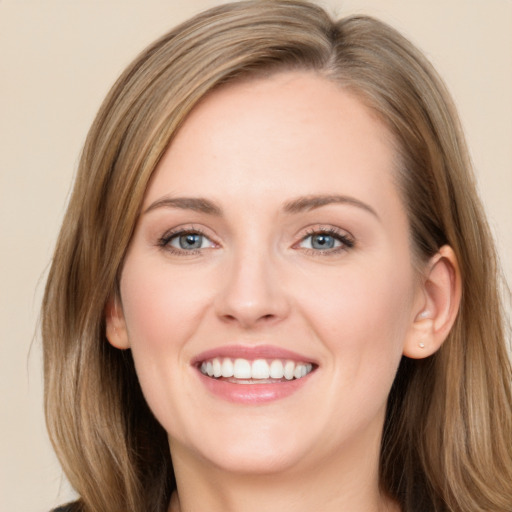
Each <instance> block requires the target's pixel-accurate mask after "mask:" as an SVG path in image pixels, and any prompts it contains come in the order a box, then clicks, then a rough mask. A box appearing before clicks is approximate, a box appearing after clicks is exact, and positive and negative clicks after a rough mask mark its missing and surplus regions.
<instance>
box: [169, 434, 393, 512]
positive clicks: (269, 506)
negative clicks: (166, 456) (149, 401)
mask: <svg viewBox="0 0 512 512" xmlns="http://www.w3.org/2000/svg"><path fill="white" fill-rule="evenodd" d="M355 452H357V450H356V451H355ZM378 453H379V443H377V444H376V446H374V453H372V454H371V456H370V454H368V453H366V454H362V453H361V452H359V453H358V454H357V453H350V454H347V453H345V454H344V455H345V456H344V457H341V458H340V454H337V453H335V454H332V456H331V457H330V458H328V459H326V458H325V457H324V458H323V459H322V461H321V463H318V461H317V463H316V464H315V465H312V466H311V467H306V466H305V465H304V464H303V463H299V464H297V465H296V466H295V467H293V468H290V469H289V470H287V471H285V472H280V473H279V474H275V473H268V474H262V473H258V474H253V473H251V474H239V473H233V472H229V471H226V470H224V469H222V468H218V467H213V466H211V465H210V464H209V463H208V462H205V460H204V459H201V460H199V459H196V458H194V457H190V454H186V450H184V449H182V448H181V447H179V446H173V448H172V454H173V464H174V468H175V473H176V481H177V492H176V493H175V494H174V495H173V499H172V501H171V504H170V507H169V512H200V511H203V510H206V509H207V510H208V511H209V512H260V511H261V510H269V511H272V510H279V512H292V511H293V512H311V511H312V510H322V512H334V511H336V512H339V511H340V510H350V512H399V507H398V506H397V504H396V503H395V502H393V500H391V499H390V498H389V497H387V496H385V495H383V494H382V493H381V492H380V490H379V485H378V459H379V457H378ZM185 461H186V463H185ZM205 504H207V506H206V507H205Z"/></svg>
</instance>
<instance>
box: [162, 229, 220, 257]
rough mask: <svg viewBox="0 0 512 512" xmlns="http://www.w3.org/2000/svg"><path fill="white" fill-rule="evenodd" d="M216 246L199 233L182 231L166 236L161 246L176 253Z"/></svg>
mask: <svg viewBox="0 0 512 512" xmlns="http://www.w3.org/2000/svg"><path fill="white" fill-rule="evenodd" d="M214 245H215V244H214V243H213V242H212V241H211V240H210V239H209V238H208V237H206V236H205V235H203V234H202V233H199V232H197V231H180V232H178V233H172V234H170V235H166V236H164V237H163V238H162V239H161V240H160V246H162V247H164V248H168V249H169V250H171V251H176V252H180V251H182V252H193V251H198V250H200V249H206V248H209V247H214Z"/></svg>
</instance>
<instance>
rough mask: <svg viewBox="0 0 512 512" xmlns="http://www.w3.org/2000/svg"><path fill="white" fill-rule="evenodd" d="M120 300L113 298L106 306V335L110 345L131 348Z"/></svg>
mask: <svg viewBox="0 0 512 512" xmlns="http://www.w3.org/2000/svg"><path fill="white" fill-rule="evenodd" d="M118 302H119V301H118V298H117V297H116V296H114V295H113V296H111V297H110V298H109V299H108V301H107V304H106V306H105V324H106V331H107V332H106V335H107V339H108V341H109V343H110V344H111V345H112V346H113V347H116V348H119V349H121V350H125V349H127V348H130V343H129V341H128V332H127V330H126V322H125V321H124V314H123V309H122V307H120V305H118Z"/></svg>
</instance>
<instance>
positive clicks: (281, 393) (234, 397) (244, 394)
mask: <svg viewBox="0 0 512 512" xmlns="http://www.w3.org/2000/svg"><path fill="white" fill-rule="evenodd" d="M198 374H199V378H200V379H201V382H202V383H203V384H204V385H205V386H206V387H207V388H208V390H209V391H210V392H211V393H213V394H214V395H216V396H218V397H220V398H222V399H223V400H226V401H228V402H234V403H240V404H261V403H267V402H273V401H274V400H281V399H282V398H286V397H288V396H290V395H292V394H293V393H296V392H297V391H299V390H300V389H301V388H302V387H303V386H304V385H305V384H306V383H307V382H308V380H309V377H310V376H311V373H309V374H308V375H306V376H305V377H302V378H300V379H294V380H290V381H284V382H275V383H271V384H268V383H267V384H235V383H233V382H227V381H224V380H217V379H212V378H211V377H207V376H206V375H203V374H202V373H201V372H200V371H199V370H198Z"/></svg>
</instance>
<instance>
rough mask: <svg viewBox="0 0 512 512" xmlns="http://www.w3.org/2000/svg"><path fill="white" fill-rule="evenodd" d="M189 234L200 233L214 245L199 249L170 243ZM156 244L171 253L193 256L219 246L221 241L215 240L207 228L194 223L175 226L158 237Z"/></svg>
mask: <svg viewBox="0 0 512 512" xmlns="http://www.w3.org/2000/svg"><path fill="white" fill-rule="evenodd" d="M187 234H197V235H200V236H202V237H204V238H206V239H208V240H209V241H210V242H211V244H212V245H211V247H202V248H198V249H190V250H186V249H181V248H178V247H174V246H172V245H171V244H170V242H171V240H172V239H173V238H176V237H179V236H183V235H187ZM156 245H157V246H158V247H159V248H160V249H162V250H164V251H167V252H169V253H171V254H176V255H179V256H191V255H195V254H200V253H201V252H202V251H204V250H207V249H212V248H215V247H219V243H218V242H217V241H215V240H214V237H212V236H211V235H209V234H207V233H206V232H205V230H204V229H202V228H201V227H198V226H196V225H193V224H191V225H181V226H177V227H175V228H172V229H169V230H167V231H166V232H165V233H164V234H163V235H162V236H161V237H159V238H158V240H157V243H156Z"/></svg>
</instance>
